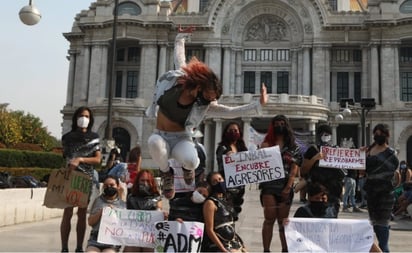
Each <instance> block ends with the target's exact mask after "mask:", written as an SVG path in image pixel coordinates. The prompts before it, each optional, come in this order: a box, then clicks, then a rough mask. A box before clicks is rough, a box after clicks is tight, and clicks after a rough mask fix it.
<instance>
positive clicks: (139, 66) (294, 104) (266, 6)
mask: <svg viewBox="0 0 412 253" xmlns="http://www.w3.org/2000/svg"><path fill="white" fill-rule="evenodd" d="M348 3H349V4H348ZM114 9H115V1H114V0H97V1H95V2H93V3H91V4H90V7H89V8H88V9H87V10H83V11H81V12H80V13H79V14H77V16H76V17H75V21H74V23H73V27H72V30H71V31H70V32H67V33H64V36H65V37H66V39H67V40H68V41H69V42H70V48H69V51H68V53H69V56H68V59H69V60H70V68H69V77H68V85H67V100H66V104H65V106H64V108H63V109H62V114H63V124H62V126H63V133H65V132H67V131H69V129H70V124H71V120H70V119H71V116H72V114H73V112H74V110H75V109H76V108H77V107H79V106H82V105H86V106H89V107H90V108H92V110H93V111H94V113H95V126H94V130H95V131H96V132H98V133H99V134H100V136H101V138H102V140H103V139H104V138H105V136H107V133H106V132H105V130H106V127H107V124H108V119H109V118H108V111H109V110H108V108H109V104H110V105H111V108H112V117H111V118H110V121H111V125H112V128H111V129H112V134H113V138H114V139H115V141H116V144H117V145H118V146H120V147H121V149H122V152H123V156H124V157H125V156H126V154H127V152H128V150H129V149H130V148H132V147H133V146H135V145H136V144H139V145H141V146H142V147H143V154H142V155H143V167H154V165H153V162H152V161H151V159H150V155H149V153H148V151H147V149H145V145H146V143H147V138H148V137H149V136H150V134H151V132H152V130H153V128H154V123H155V122H154V119H151V118H147V117H145V114H144V112H145V109H146V107H147V106H148V105H149V104H150V102H151V99H152V95H153V91H154V86H155V82H156V79H157V77H159V75H161V74H162V73H163V72H165V71H167V70H169V69H174V66H173V43H174V38H175V36H176V32H177V27H179V26H182V27H188V26H194V27H195V31H194V33H193V35H192V37H191V40H190V41H189V42H187V43H186V55H187V59H190V58H191V57H192V56H196V57H197V58H199V59H200V60H202V61H204V62H206V63H207V64H208V65H209V66H210V67H211V68H212V69H213V70H214V71H215V72H216V73H217V75H218V76H219V77H220V78H221V80H222V84H223V96H222V97H221V99H220V101H219V102H220V103H223V104H227V105H239V104H244V103H248V102H250V101H252V100H256V99H259V91H260V84H261V83H265V84H266V86H267V87H268V93H269V102H268V105H267V106H265V107H264V108H263V113H262V115H256V117H242V118H237V119H236V120H237V121H239V122H240V123H241V124H242V126H243V130H244V134H245V138H246V139H247V140H249V137H250V136H249V134H250V131H249V129H250V128H251V127H253V128H254V129H256V130H257V131H259V132H262V133H264V132H265V131H266V129H267V126H268V124H269V122H270V119H271V118H272V117H273V116H275V115H276V114H284V115H286V116H287V117H288V118H289V119H290V120H291V124H292V126H293V128H294V129H295V130H296V132H298V133H304V135H305V137H302V138H306V139H312V140H313V138H314V134H315V129H316V126H317V125H318V124H323V123H328V124H330V125H331V126H332V128H333V131H334V136H335V139H334V142H335V143H336V144H338V145H339V144H342V142H343V141H345V142H346V141H347V140H349V139H352V140H353V143H354V144H355V146H360V145H362V143H363V142H362V141H361V139H362V136H363V135H362V133H364V136H365V140H366V142H365V143H366V144H367V143H370V140H371V138H372V133H371V131H372V128H373V127H374V126H375V125H376V124H377V123H385V124H388V125H389V127H390V130H391V134H392V135H391V136H390V145H391V146H393V147H395V148H396V149H397V150H398V152H399V153H398V155H399V158H400V159H401V160H407V161H408V162H409V164H411V163H412V121H411V120H412V113H411V108H412V68H411V67H412V1H410V0H406V1H403V0H398V1H396V0H391V1H388V0H369V1H365V0H355V1H339V0H329V1H324V0H305V1H301V0H256V1H246V0H186V1H159V0H119V4H118V16H117V22H116V25H115V26H114V22H113V21H114ZM114 27H116V29H114ZM113 31H115V33H113ZM113 38H115V41H116V43H115V50H113V43H112V42H113ZM111 85H112V86H111ZM110 87H113V93H112V94H113V97H112V99H109V89H110ZM347 98H351V99H353V101H354V106H351V109H352V112H353V113H352V114H351V115H346V116H344V117H343V118H342V117H336V115H338V114H339V113H340V112H342V110H343V108H342V107H341V106H340V104H341V103H340V102H341V101H342V99H347ZM363 98H368V99H369V100H371V99H372V100H373V99H374V101H375V102H376V106H375V107H374V108H372V109H371V110H367V111H366V113H365V114H363V115H362V109H361V108H362V105H363V104H362V103H361V101H362V99H363ZM109 102H110V103H109ZM364 112H365V111H364ZM362 122H363V123H362ZM225 123H227V120H223V119H218V118H206V119H205V120H204V124H203V125H202V129H201V130H202V132H203V133H204V137H203V139H202V142H203V143H204V145H205V148H206V150H207V154H208V158H207V159H208V160H207V164H208V167H209V169H212V168H213V167H214V165H215V157H214V156H215V155H214V154H215V148H216V145H217V143H218V142H219V141H220V138H221V131H222V128H223V127H224V125H225ZM363 131H364V132H363ZM408 154H409V155H408Z"/></svg>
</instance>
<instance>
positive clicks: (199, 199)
mask: <svg viewBox="0 0 412 253" xmlns="http://www.w3.org/2000/svg"><path fill="white" fill-rule="evenodd" d="M205 200H206V198H205V196H203V195H202V194H200V192H198V191H194V192H193V193H192V201H193V203H196V204H201V203H203V202H205Z"/></svg>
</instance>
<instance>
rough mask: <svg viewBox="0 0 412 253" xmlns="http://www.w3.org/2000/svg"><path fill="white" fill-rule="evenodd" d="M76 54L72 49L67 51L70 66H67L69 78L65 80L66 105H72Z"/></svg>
mask: <svg viewBox="0 0 412 253" xmlns="http://www.w3.org/2000/svg"><path fill="white" fill-rule="evenodd" d="M77 54H78V52H77V51H76V50H74V49H71V50H69V57H70V65H69V77H68V80H67V95H66V105H68V106H72V105H73V92H74V91H73V89H74V77H75V73H76V70H75V66H76V61H77Z"/></svg>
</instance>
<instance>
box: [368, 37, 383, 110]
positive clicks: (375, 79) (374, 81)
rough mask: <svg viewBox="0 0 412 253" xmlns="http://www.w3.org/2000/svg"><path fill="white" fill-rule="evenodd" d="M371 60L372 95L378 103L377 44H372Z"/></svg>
mask: <svg viewBox="0 0 412 253" xmlns="http://www.w3.org/2000/svg"><path fill="white" fill-rule="evenodd" d="M370 52H371V58H370V59H371V60H370V64H369V66H370V68H371V69H370V91H371V94H370V95H371V97H373V98H375V101H376V103H377V104H379V103H380V101H379V60H378V46H377V45H376V44H372V45H371V49H370Z"/></svg>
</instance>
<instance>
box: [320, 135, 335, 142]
mask: <svg viewBox="0 0 412 253" xmlns="http://www.w3.org/2000/svg"><path fill="white" fill-rule="evenodd" d="M331 139H332V136H330V135H322V136H321V137H320V140H321V141H322V142H323V143H328V142H330V140H331Z"/></svg>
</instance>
